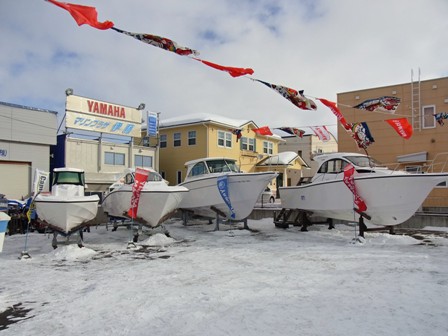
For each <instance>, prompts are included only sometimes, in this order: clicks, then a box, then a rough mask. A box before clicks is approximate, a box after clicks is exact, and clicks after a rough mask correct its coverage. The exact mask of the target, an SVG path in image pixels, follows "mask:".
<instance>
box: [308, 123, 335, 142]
mask: <svg viewBox="0 0 448 336" xmlns="http://www.w3.org/2000/svg"><path fill="white" fill-rule="evenodd" d="M310 128H311V129H312V131H313V132H314V134H316V135H317V137H318V138H319V140H321V141H330V140H331V134H330V132H329V131H328V129H327V128H326V127H325V126H310Z"/></svg>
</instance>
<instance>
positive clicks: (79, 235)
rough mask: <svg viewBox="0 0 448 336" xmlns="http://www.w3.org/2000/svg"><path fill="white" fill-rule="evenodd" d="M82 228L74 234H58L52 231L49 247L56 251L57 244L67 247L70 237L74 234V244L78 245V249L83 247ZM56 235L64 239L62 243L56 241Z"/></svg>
mask: <svg viewBox="0 0 448 336" xmlns="http://www.w3.org/2000/svg"><path fill="white" fill-rule="evenodd" d="M83 229H84V228H80V229H79V230H77V231H74V232H70V233H64V232H59V231H55V230H53V240H52V241H51V246H53V249H57V248H58V244H65V245H69V244H70V237H71V236H72V235H73V234H74V233H75V232H76V233H77V240H76V243H77V244H78V247H79V248H81V247H84V242H83V235H82V230H83ZM58 235H61V236H63V237H65V240H64V241H58V239H57V237H58Z"/></svg>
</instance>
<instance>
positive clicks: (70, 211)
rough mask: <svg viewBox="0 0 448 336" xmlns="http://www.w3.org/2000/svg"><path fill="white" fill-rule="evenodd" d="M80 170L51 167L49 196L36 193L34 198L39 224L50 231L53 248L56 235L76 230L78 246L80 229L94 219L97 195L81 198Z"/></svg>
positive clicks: (97, 201) (83, 188)
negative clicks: (52, 236) (51, 232)
mask: <svg viewBox="0 0 448 336" xmlns="http://www.w3.org/2000/svg"><path fill="white" fill-rule="evenodd" d="M84 192H85V176H84V170H83V169H77V168H55V169H54V170H53V180H52V187H51V193H41V194H38V195H37V196H36V197H35V199H34V204H35V207H36V213H37V216H38V218H39V220H40V221H41V222H43V223H44V224H45V225H47V226H48V227H49V228H51V229H52V230H53V231H54V238H53V247H54V248H56V247H57V240H56V236H57V234H58V233H59V234H61V235H63V236H66V237H69V236H70V235H71V234H72V233H74V232H76V231H79V232H80V234H79V240H78V245H79V246H80V247H81V246H82V233H81V229H82V228H83V227H85V226H86V225H87V223H88V222H89V221H90V220H92V219H94V218H95V217H96V214H97V212H98V203H99V200H100V199H99V197H98V195H85V193H84Z"/></svg>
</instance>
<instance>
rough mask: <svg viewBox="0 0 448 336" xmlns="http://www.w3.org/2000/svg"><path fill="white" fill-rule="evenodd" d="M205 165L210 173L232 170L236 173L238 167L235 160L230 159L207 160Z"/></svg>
mask: <svg viewBox="0 0 448 336" xmlns="http://www.w3.org/2000/svg"><path fill="white" fill-rule="evenodd" d="M207 167H208V170H209V171H210V173H224V172H234V173H238V171H239V169H238V166H237V165H236V163H235V161H231V160H224V159H222V160H209V161H207Z"/></svg>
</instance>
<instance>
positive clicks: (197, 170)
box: [189, 162, 208, 176]
mask: <svg viewBox="0 0 448 336" xmlns="http://www.w3.org/2000/svg"><path fill="white" fill-rule="evenodd" d="M207 173H208V171H207V167H206V166H205V163H204V162H198V163H196V164H195V165H194V167H193V168H192V169H191V171H190V174H189V176H198V175H203V174H207Z"/></svg>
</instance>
